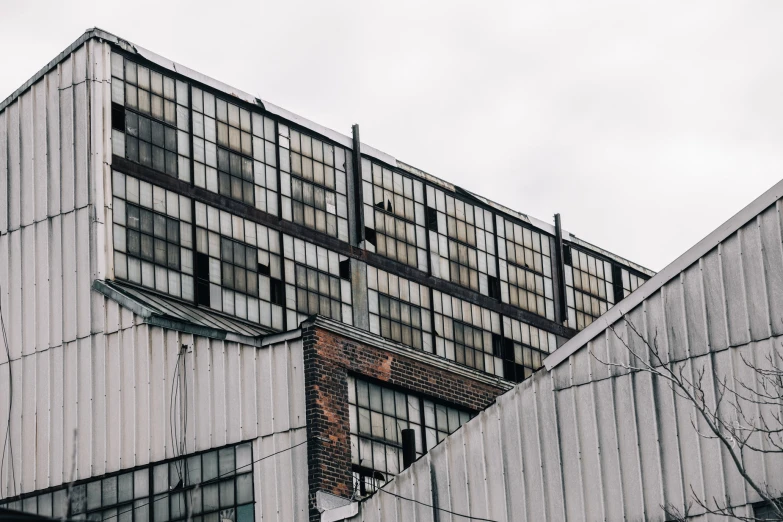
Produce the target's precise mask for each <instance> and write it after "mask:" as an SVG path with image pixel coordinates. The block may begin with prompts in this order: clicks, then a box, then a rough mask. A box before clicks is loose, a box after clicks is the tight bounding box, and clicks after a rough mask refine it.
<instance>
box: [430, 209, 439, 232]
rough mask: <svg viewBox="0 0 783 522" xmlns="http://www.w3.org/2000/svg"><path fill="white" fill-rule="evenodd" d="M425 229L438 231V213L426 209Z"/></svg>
mask: <svg viewBox="0 0 783 522" xmlns="http://www.w3.org/2000/svg"><path fill="white" fill-rule="evenodd" d="M427 228H428V229H430V230H432V231H434V232H437V231H438V211H437V210H435V209H434V208H432V207H427Z"/></svg>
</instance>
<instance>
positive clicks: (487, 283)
mask: <svg viewBox="0 0 783 522" xmlns="http://www.w3.org/2000/svg"><path fill="white" fill-rule="evenodd" d="M427 205H428V206H429V210H428V212H429V213H430V214H431V216H432V218H434V219H430V218H428V223H427V226H428V227H429V234H430V252H431V254H430V255H431V259H432V264H431V267H432V275H434V276H435V277H440V278H441V279H446V280H449V281H451V282H453V283H457V284H459V285H462V286H465V287H467V288H470V289H472V290H475V291H477V292H480V293H481V294H483V295H490V291H491V284H492V283H491V280H490V279H489V277H493V278H496V277H497V269H496V266H495V239H494V226H493V223H492V213H491V212H489V211H488V210H484V209H482V208H480V207H476V206H474V205H471V204H470V203H466V202H464V201H462V200H460V199H457V198H454V197H453V196H450V195H448V194H446V193H445V192H443V191H442V190H440V189H436V188H434V187H432V186H428V187H427Z"/></svg>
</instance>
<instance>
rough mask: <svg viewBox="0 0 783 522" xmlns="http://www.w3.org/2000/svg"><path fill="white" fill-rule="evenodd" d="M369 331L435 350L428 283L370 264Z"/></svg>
mask: <svg viewBox="0 0 783 522" xmlns="http://www.w3.org/2000/svg"><path fill="white" fill-rule="evenodd" d="M367 288H368V291H367V292H368V306H369V310H370V332H372V333H374V334H376V335H380V336H382V337H385V338H387V339H391V340H393V341H397V342H400V343H402V344H405V345H407V346H410V347H412V348H416V349H417V350H424V351H426V352H432V351H433V346H432V333H431V332H432V328H431V326H430V291H429V288H427V287H426V286H423V285H420V284H419V283H415V282H413V281H409V280H407V279H405V278H402V277H399V276H397V275H395V274H390V273H388V272H386V271H384V270H381V269H378V268H375V267H372V266H367Z"/></svg>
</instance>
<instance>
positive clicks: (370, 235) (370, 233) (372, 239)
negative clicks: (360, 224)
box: [364, 227, 378, 246]
mask: <svg viewBox="0 0 783 522" xmlns="http://www.w3.org/2000/svg"><path fill="white" fill-rule="evenodd" d="M364 240H365V241H367V242H368V243H370V244H371V245H372V246H377V241H378V239H377V237H376V236H375V230H373V229H372V228H369V227H364Z"/></svg>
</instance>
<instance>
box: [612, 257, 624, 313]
mask: <svg viewBox="0 0 783 522" xmlns="http://www.w3.org/2000/svg"><path fill="white" fill-rule="evenodd" d="M612 289H613V290H614V302H615V304H617V303H619V302H620V301H622V300H623V298H624V297H625V292H624V291H623V269H622V268H620V267H619V266H617V265H612Z"/></svg>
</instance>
